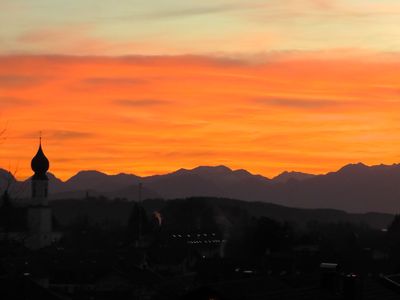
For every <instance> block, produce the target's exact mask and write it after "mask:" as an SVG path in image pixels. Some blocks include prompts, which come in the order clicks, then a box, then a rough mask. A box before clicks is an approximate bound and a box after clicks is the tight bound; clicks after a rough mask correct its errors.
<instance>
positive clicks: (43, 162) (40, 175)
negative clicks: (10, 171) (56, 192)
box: [31, 142, 50, 179]
mask: <svg viewBox="0 0 400 300" xmlns="http://www.w3.org/2000/svg"><path fill="white" fill-rule="evenodd" d="M49 166H50V163H49V160H48V159H47V157H46V155H44V153H43V149H42V143H41V142H40V144H39V149H38V151H37V153H36V155H35V156H34V157H33V158H32V161H31V168H32V170H33V171H34V172H35V175H33V178H34V179H47V176H46V172H47V170H48V169H49Z"/></svg>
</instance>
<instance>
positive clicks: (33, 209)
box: [25, 140, 53, 250]
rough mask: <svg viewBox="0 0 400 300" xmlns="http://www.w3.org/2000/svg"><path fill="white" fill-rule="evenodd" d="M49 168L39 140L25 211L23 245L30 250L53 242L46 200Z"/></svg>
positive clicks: (48, 207)
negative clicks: (27, 232)
mask: <svg viewBox="0 0 400 300" xmlns="http://www.w3.org/2000/svg"><path fill="white" fill-rule="evenodd" d="M49 167H50V163H49V160H48V159H47V157H46V156H45V155H44V153H43V149H42V143H41V140H40V143H39V149H38V151H37V153H36V155H35V156H34V157H33V159H32V162H31V168H32V170H33V172H34V175H33V176H32V178H31V188H32V197H31V203H30V205H29V207H28V209H27V224H28V230H29V235H28V238H27V240H26V243H25V245H26V246H27V247H28V248H30V249H32V250H35V249H40V248H43V247H46V246H49V245H50V244H51V243H52V241H53V236H52V214H51V208H50V206H49V202H48V199H47V196H48V185H49V179H48V177H47V175H46V172H47V171H48V170H49Z"/></svg>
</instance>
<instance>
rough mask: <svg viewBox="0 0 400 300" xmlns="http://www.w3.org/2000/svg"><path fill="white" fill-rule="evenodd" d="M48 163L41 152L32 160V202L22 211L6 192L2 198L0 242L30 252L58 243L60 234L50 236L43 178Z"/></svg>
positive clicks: (49, 211)
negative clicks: (17, 245)
mask: <svg viewBox="0 0 400 300" xmlns="http://www.w3.org/2000/svg"><path fill="white" fill-rule="evenodd" d="M49 166H50V163H49V160H48V159H47V157H46V155H45V154H44V152H43V149H42V143H41V139H40V142H39V149H38V151H37V153H36V155H35V156H34V157H33V158H32V161H31V168H32V170H33V172H34V174H33V176H32V177H31V198H30V199H29V201H28V204H27V205H26V206H24V207H17V206H14V204H13V203H12V202H11V199H9V195H8V191H7V190H6V191H5V192H4V194H3V197H2V198H3V199H2V200H3V204H2V207H1V209H0V215H4V216H5V218H2V222H1V224H0V227H1V228H0V229H1V230H0V238H1V239H2V240H7V239H8V240H14V241H17V242H19V243H21V244H23V245H24V246H25V247H27V248H29V249H31V250H37V249H41V248H44V247H47V246H50V245H51V244H52V243H53V242H54V241H56V240H59V239H60V237H61V234H60V233H59V232H53V225H52V219H53V217H52V210H51V207H50V206H49V201H48V185H49V179H48V177H47V175H46V173H47V171H48V169H49Z"/></svg>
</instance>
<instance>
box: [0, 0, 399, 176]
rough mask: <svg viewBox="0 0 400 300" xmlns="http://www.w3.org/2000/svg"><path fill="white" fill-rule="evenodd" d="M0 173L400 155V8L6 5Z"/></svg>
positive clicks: (389, 3) (330, 167) (244, 2)
mask: <svg viewBox="0 0 400 300" xmlns="http://www.w3.org/2000/svg"><path fill="white" fill-rule="evenodd" d="M0 25H1V26H0V130H1V129H2V128H5V129H6V131H5V133H4V134H3V137H4V139H2V140H0V168H4V169H10V170H11V171H13V172H14V171H16V176H17V177H18V178H21V179H22V178H26V177H28V176H30V175H31V173H32V171H31V170H30V159H31V158H32V156H33V155H34V154H35V152H36V150H37V145H38V136H39V132H40V131H42V132H43V134H42V135H43V147H44V151H45V153H46V154H47V156H48V158H49V159H50V162H51V167H50V171H51V172H52V173H54V174H55V175H56V176H58V177H60V178H62V179H64V180H65V179H67V178H69V177H70V176H72V175H74V174H75V173H76V172H78V171H79V170H88V169H96V170H99V171H103V172H106V173H109V174H115V173H119V172H125V173H134V174H137V175H152V174H161V173H167V172H171V171H174V170H176V169H179V168H193V167H196V166H198V165H221V164H223V165H226V166H228V167H231V168H233V169H239V168H243V169H247V170H249V171H250V172H252V173H258V174H262V175H265V176H268V177H272V176H275V175H277V174H279V173H280V172H282V171H284V170H288V171H290V170H296V171H302V172H311V173H326V172H328V171H334V170H336V169H338V168H340V167H341V166H343V165H345V164H347V163H355V162H360V161H361V162H364V163H366V164H380V163H385V164H392V163H398V162H400V30H399V28H400V2H399V1H398V0H380V1H376V0H374V1H372V0H342V1H340V0H338V1H334V0H268V1H267V0H264V1H256V0H230V1H228V0H213V1H211V0H210V1H209V0H203V1H189V0H186V1H178V0H154V1H150V0H149V1H139V0H130V1H128V0H119V1H108V0H107V1H106V0H92V1H89V0H69V1H65V0H63V1H61V0H0Z"/></svg>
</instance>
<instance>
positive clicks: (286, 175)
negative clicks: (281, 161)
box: [272, 171, 315, 182]
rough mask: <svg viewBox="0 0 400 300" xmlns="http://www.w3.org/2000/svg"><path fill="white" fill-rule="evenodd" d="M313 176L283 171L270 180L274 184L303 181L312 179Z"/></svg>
mask: <svg viewBox="0 0 400 300" xmlns="http://www.w3.org/2000/svg"><path fill="white" fill-rule="evenodd" d="M314 176H315V175H313V174H308V173H302V172H296V171H290V172H289V171H284V172H282V173H281V174H279V175H278V176H275V177H274V178H272V180H273V181H275V182H287V181H289V180H298V181H301V180H305V179H308V178H311V177H314Z"/></svg>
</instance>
